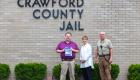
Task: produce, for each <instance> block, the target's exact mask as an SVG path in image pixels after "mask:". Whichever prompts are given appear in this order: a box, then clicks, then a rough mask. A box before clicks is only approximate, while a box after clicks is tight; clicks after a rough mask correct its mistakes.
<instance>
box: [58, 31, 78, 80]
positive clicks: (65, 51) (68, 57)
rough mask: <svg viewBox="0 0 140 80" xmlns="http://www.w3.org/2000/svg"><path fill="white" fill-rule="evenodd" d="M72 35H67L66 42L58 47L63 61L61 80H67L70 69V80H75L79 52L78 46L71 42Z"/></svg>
mask: <svg viewBox="0 0 140 80" xmlns="http://www.w3.org/2000/svg"><path fill="white" fill-rule="evenodd" d="M71 37H72V34H71V33H70V32H67V33H65V40H64V41H61V42H60V43H59V44H58V45H57V47H56V52H57V53H60V57H61V60H62V64H61V76H60V80H66V74H67V71H68V69H69V76H70V80H75V76H74V75H75V71H74V68H75V61H74V59H75V56H76V53H78V52H79V48H78V46H77V44H76V43H75V42H73V41H71Z"/></svg>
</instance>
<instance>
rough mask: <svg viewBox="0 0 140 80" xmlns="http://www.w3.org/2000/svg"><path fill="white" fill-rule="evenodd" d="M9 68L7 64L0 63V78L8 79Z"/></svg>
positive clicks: (2, 79)
mask: <svg viewBox="0 0 140 80" xmlns="http://www.w3.org/2000/svg"><path fill="white" fill-rule="evenodd" d="M9 75H10V68H9V65H7V64H0V80H8V78H9Z"/></svg>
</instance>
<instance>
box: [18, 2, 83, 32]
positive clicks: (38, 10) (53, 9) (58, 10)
mask: <svg viewBox="0 0 140 80" xmlns="http://www.w3.org/2000/svg"><path fill="white" fill-rule="evenodd" d="M17 5H18V7H20V8H33V9H34V10H33V13H32V16H33V18H34V19H37V20H40V19H47V20H49V19H58V20H62V23H61V24H62V25H61V26H60V28H59V29H60V30H61V31H67V30H72V31H84V29H83V28H81V22H80V20H81V19H82V15H83V13H84V9H83V6H84V0H17Z"/></svg>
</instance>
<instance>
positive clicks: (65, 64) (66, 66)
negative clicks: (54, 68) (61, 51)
mask: <svg viewBox="0 0 140 80" xmlns="http://www.w3.org/2000/svg"><path fill="white" fill-rule="evenodd" d="M74 68H75V61H62V64H61V76H60V80H66V74H67V71H68V70H69V77H70V80H75V70H74Z"/></svg>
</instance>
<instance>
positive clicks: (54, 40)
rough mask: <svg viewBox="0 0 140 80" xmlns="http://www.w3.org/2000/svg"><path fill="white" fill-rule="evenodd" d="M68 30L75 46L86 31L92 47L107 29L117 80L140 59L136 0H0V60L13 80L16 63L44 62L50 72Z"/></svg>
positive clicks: (138, 4)
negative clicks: (117, 70)
mask: <svg viewBox="0 0 140 80" xmlns="http://www.w3.org/2000/svg"><path fill="white" fill-rule="evenodd" d="M67 31H69V32H72V34H73V40H74V41H76V42H77V43H78V45H79V46H80V45H81V36H82V35H85V34H86V35H88V36H89V42H90V43H91V44H92V46H93V50H94V51H95V48H96V43H97V40H98V38H99V37H98V33H99V32H100V31H104V32H106V34H107V38H109V39H111V41H112V44H113V63H115V64H118V65H119V66H120V69H121V70H120V74H119V77H118V80H127V79H126V78H127V72H128V67H129V65H130V64H135V63H140V58H139V57H140V53H139V52H140V49H139V47H140V0H87V1H85V0H65V1H63V0H0V63H6V64H9V65H10V68H11V76H10V78H11V79H12V80H14V67H15V65H16V64H18V63H28V62H41V63H45V64H47V66H48V73H51V72H52V71H51V69H52V67H53V66H54V65H56V64H58V63H60V62H61V61H60V57H59V54H58V53H56V52H55V47H56V45H57V44H58V42H59V41H61V40H64V34H65V32H67ZM94 51H93V52H94ZM77 59H78V55H77ZM77 62H78V60H77ZM11 79H10V80H11Z"/></svg>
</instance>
